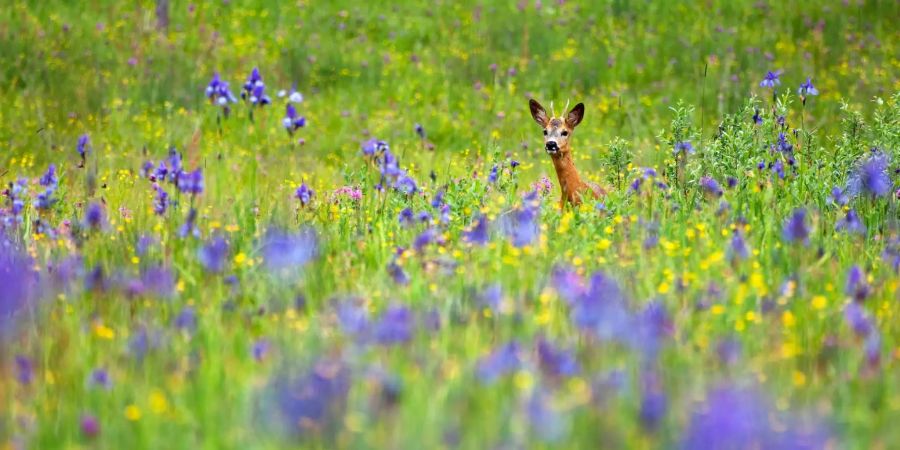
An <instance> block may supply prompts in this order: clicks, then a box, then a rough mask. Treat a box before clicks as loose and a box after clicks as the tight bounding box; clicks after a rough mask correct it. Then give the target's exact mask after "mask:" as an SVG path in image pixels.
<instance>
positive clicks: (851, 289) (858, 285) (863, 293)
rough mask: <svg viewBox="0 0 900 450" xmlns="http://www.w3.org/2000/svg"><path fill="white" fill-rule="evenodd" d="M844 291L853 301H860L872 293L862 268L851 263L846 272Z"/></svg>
mask: <svg viewBox="0 0 900 450" xmlns="http://www.w3.org/2000/svg"><path fill="white" fill-rule="evenodd" d="M844 292H845V293H846V294H847V295H849V296H850V297H851V298H853V300H854V301H856V302H859V303H862V302H863V301H865V300H866V298H867V297H868V296H869V295H870V294H871V293H872V288H871V287H869V283H868V281H867V280H866V274H865V273H864V272H863V271H862V269H861V268H860V267H859V266H857V265H853V267H851V268H850V271H849V272H848V273H847V288H846V289H845V290H844Z"/></svg>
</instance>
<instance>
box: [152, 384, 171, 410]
mask: <svg viewBox="0 0 900 450" xmlns="http://www.w3.org/2000/svg"><path fill="white" fill-rule="evenodd" d="M168 409H169V401H168V400H166V395H165V394H163V393H162V391H160V390H158V389H156V390H154V391H153V392H151V393H150V410H151V411H153V413H154V414H162V413H164V412H166V411H167V410H168Z"/></svg>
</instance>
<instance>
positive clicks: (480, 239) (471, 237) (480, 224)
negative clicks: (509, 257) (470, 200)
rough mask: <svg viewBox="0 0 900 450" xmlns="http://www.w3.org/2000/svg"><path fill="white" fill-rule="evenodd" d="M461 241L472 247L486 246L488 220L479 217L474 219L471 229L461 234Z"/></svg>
mask: <svg viewBox="0 0 900 450" xmlns="http://www.w3.org/2000/svg"><path fill="white" fill-rule="evenodd" d="M462 238H463V241H465V242H468V243H470V244H474V245H485V244H487V242H488V240H489V238H490V236H489V235H488V219H487V217H485V216H483V215H481V216H478V217H477V218H475V222H474V224H473V225H472V227H471V228H469V229H468V230H466V231H463V233H462Z"/></svg>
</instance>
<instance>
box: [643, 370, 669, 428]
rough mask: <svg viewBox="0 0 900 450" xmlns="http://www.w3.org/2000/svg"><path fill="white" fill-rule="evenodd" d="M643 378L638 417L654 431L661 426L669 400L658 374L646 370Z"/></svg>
mask: <svg viewBox="0 0 900 450" xmlns="http://www.w3.org/2000/svg"><path fill="white" fill-rule="evenodd" d="M641 378H642V379H641V405H640V411H639V412H638V418H639V419H640V422H641V425H642V426H643V427H644V428H645V429H647V430H650V431H653V430H656V429H657V428H659V426H660V424H661V422H662V419H663V417H664V416H665V415H666V410H667V409H668V408H669V406H668V403H669V401H668V398H667V397H666V393H665V392H664V391H663V389H662V386H661V382H660V381H659V376H658V375H656V374H655V373H654V372H652V371H646V372H645V373H644V374H642V376H641Z"/></svg>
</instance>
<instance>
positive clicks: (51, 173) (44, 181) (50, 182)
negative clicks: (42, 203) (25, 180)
mask: <svg viewBox="0 0 900 450" xmlns="http://www.w3.org/2000/svg"><path fill="white" fill-rule="evenodd" d="M39 181H40V185H41V186H45V187H47V186H52V187H56V186H57V185H58V184H59V178H57V177H56V165H55V164H50V166H48V167H47V173H45V174H44V175H43V176H41V179H40V180H39Z"/></svg>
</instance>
